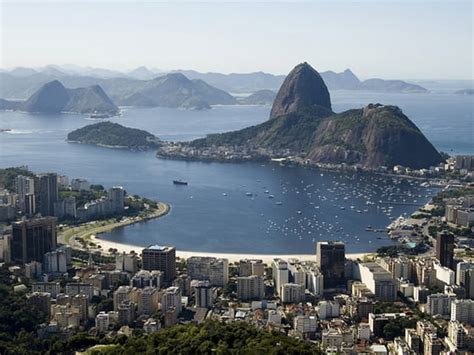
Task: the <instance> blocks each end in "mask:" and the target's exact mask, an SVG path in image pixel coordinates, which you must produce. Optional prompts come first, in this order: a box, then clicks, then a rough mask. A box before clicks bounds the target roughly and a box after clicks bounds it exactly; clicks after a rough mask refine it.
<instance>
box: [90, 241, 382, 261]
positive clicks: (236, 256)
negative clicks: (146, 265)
mask: <svg viewBox="0 0 474 355" xmlns="http://www.w3.org/2000/svg"><path fill="white" fill-rule="evenodd" d="M91 241H92V242H94V243H95V244H96V245H100V246H101V248H100V250H101V251H102V252H103V253H106V254H110V253H109V251H108V250H109V249H111V248H112V249H117V252H118V253H122V252H125V253H130V252H131V251H135V252H136V253H137V254H140V253H141V250H142V249H144V248H145V247H144V246H139V245H132V244H124V243H119V242H113V241H110V240H104V239H101V238H100V237H98V236H97V235H92V236H91ZM94 250H97V249H94ZM372 254H375V252H365V253H364V252H362V253H346V258H347V259H351V260H355V259H362V258H363V257H365V256H368V255H372ZM176 256H177V257H179V258H183V259H187V258H189V257H191V256H211V257H216V258H226V259H228V260H229V262H236V261H239V260H241V259H261V260H263V262H264V263H266V264H269V263H271V262H272V260H273V259H274V258H282V259H291V258H295V259H299V260H301V261H316V250H315V252H314V254H248V253H231V252H230V253H227V252H203V251H187V250H176Z"/></svg>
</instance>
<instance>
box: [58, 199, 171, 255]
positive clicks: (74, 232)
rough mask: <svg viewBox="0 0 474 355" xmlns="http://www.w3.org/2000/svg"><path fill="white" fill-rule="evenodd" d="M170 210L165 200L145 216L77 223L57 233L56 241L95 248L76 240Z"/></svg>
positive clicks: (74, 246)
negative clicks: (112, 220) (117, 220)
mask: <svg viewBox="0 0 474 355" xmlns="http://www.w3.org/2000/svg"><path fill="white" fill-rule="evenodd" d="M170 210H171V206H170V205H169V204H168V203H165V202H158V208H157V209H156V210H154V211H153V212H151V213H149V214H147V215H145V216H135V217H126V218H125V219H124V220H121V221H120V222H110V221H111V220H98V221H91V222H86V223H82V224H79V225H77V226H74V227H69V228H66V229H65V230H62V231H61V232H60V233H58V234H57V238H58V243H61V244H65V245H69V246H70V247H71V248H73V249H77V250H96V248H90V247H89V246H87V245H86V247H84V246H83V245H81V243H80V242H79V241H78V240H83V241H84V242H86V243H87V242H88V241H92V240H93V239H94V237H95V235H96V234H102V233H108V232H111V231H113V230H115V229H117V228H122V227H126V226H128V225H132V224H135V223H141V222H146V221H148V220H150V219H155V218H160V217H163V216H166V215H167V214H168V213H169V212H170Z"/></svg>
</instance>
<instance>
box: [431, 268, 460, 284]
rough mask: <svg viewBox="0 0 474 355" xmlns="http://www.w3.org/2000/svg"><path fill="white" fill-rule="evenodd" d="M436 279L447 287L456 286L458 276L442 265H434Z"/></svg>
mask: <svg viewBox="0 0 474 355" xmlns="http://www.w3.org/2000/svg"><path fill="white" fill-rule="evenodd" d="M433 266H434V269H435V272H436V278H437V279H438V280H439V281H441V282H443V283H445V284H446V285H454V283H455V281H456V274H455V272H454V271H453V270H451V269H450V268H448V267H445V266H442V265H441V264H440V263H434V265H433Z"/></svg>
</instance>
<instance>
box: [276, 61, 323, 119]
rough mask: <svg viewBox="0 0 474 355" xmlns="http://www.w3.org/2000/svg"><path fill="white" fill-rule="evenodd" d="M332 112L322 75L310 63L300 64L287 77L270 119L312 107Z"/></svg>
mask: <svg viewBox="0 0 474 355" xmlns="http://www.w3.org/2000/svg"><path fill="white" fill-rule="evenodd" d="M315 105H317V106H322V107H324V108H325V109H327V110H329V111H332V110H331V98H330V95H329V91H328V88H327V87H326V84H325V83H324V80H323V79H322V77H321V75H319V73H318V72H317V71H316V70H315V69H314V68H313V67H312V66H311V65H309V64H308V63H306V62H304V63H301V64H298V65H297V66H296V67H295V68H294V69H293V70H292V71H291V72H290V73H289V74H288V76H287V77H286V79H285V81H284V82H283V84H282V85H281V87H280V90H279V91H278V94H277V96H276V98H275V101H274V103H273V107H272V110H271V113H270V118H276V117H278V116H282V115H285V114H288V113H292V112H297V111H299V110H301V109H304V108H308V107H311V106H315Z"/></svg>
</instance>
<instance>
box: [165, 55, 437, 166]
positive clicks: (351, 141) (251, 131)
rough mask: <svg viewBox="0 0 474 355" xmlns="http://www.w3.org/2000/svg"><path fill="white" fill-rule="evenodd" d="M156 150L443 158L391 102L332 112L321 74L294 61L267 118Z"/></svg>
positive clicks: (411, 160)
mask: <svg viewBox="0 0 474 355" xmlns="http://www.w3.org/2000/svg"><path fill="white" fill-rule="evenodd" d="M158 155H159V156H165V157H166V156H168V157H179V158H193V159H199V158H202V157H206V158H211V159H212V158H216V157H218V158H219V159H232V158H233V157H237V158H238V159H242V158H243V159H244V160H245V159H254V158H262V157H263V158H266V159H268V158H275V157H293V158H294V157H297V158H299V160H300V161H302V162H305V163H308V164H316V163H329V164H341V163H345V164H350V165H361V166H364V167H367V168H376V167H380V166H388V167H391V166H394V165H403V166H406V167H410V168H425V167H429V166H433V165H437V164H438V163H440V162H442V157H441V155H440V154H439V152H438V151H436V149H435V148H434V147H433V145H432V144H431V143H430V142H429V141H428V140H427V139H426V137H425V136H424V135H423V133H421V131H420V130H419V129H418V128H417V127H416V126H415V124H414V123H413V122H412V121H411V120H410V119H409V118H408V117H407V116H405V115H404V114H403V112H402V111H401V109H400V108H398V107H396V106H390V105H382V104H369V105H367V106H366V107H364V108H362V109H353V110H348V111H345V112H342V113H334V112H333V111H332V108H331V99H330V94H329V90H328V88H327V85H326V83H325V81H324V79H323V77H322V75H320V74H319V73H318V72H317V71H316V70H315V69H314V68H312V67H311V66H310V65H309V64H308V63H302V64H299V65H297V66H296V67H295V68H294V69H293V70H292V71H291V72H290V73H289V74H288V76H287V77H286V78H285V80H284V82H283V84H282V85H281V88H280V89H279V91H278V94H277V96H276V98H275V100H274V103H273V106H272V110H271V114H270V119H269V120H268V121H266V122H264V123H262V124H259V125H256V126H252V127H248V128H244V129H242V130H239V131H234V132H228V133H222V134H213V135H209V136H208V137H206V138H203V139H197V140H194V141H192V142H189V143H181V146H179V145H178V146H172V147H171V148H168V147H162V148H161V149H160V150H159V152H158Z"/></svg>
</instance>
